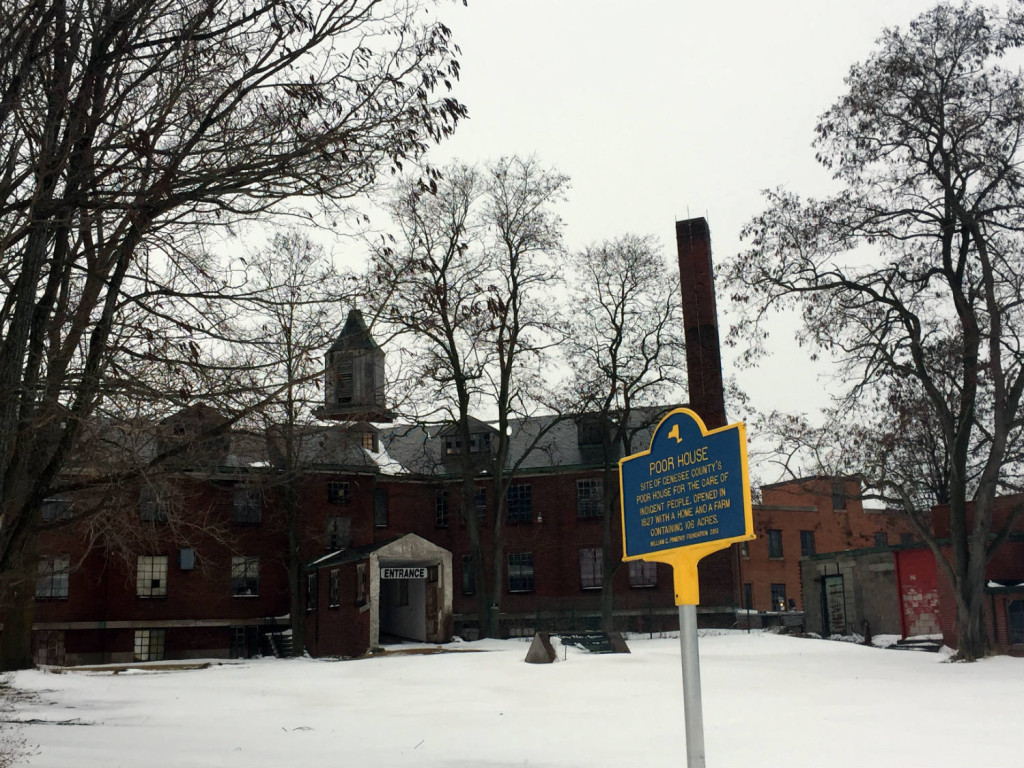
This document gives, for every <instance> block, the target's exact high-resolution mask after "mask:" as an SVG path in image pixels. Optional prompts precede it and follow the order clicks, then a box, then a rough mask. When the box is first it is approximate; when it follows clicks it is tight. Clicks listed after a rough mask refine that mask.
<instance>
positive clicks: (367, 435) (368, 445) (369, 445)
mask: <svg viewBox="0 0 1024 768" xmlns="http://www.w3.org/2000/svg"><path fill="white" fill-rule="evenodd" d="M361 440H362V446H363V450H366V451H369V452H370V453H377V452H378V451H380V447H379V444H378V442H377V433H376V432H363V433H362V435H361Z"/></svg>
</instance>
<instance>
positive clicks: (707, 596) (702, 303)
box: [676, 219, 741, 610]
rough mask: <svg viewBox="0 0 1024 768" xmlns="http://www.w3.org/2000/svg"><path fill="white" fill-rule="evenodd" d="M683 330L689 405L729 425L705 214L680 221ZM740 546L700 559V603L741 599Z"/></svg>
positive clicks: (712, 425) (711, 424)
mask: <svg viewBox="0 0 1024 768" xmlns="http://www.w3.org/2000/svg"><path fill="white" fill-rule="evenodd" d="M676 248H677V250H678V252H679V283H680V287H681V289H682V302H683V330H684V332H685V334H686V379H687V384H688V386H689V390H690V392H689V400H690V408H691V410H693V411H695V412H696V413H697V415H698V416H700V417H701V419H703V420H704V424H705V426H707V428H708V429H716V428H718V427H724V426H725V423H726V422H725V387H724V386H723V383H722V350H721V347H720V346H719V340H718V311H717V309H716V307H715V275H714V270H713V269H712V268H711V233H710V231H709V230H708V223H707V221H706V220H705V219H687V220H686V221H677V222H676ZM740 581H741V577H740V559H739V547H738V546H735V545H734V546H732V547H730V548H729V549H726V550H722V551H720V552H714V553H712V554H710V555H708V556H707V557H705V558H704V559H703V560H701V563H700V602H701V605H703V606H705V607H707V606H719V607H721V608H724V609H726V610H732V609H734V608H735V606H738V605H739V604H740Z"/></svg>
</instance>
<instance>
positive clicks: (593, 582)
mask: <svg viewBox="0 0 1024 768" xmlns="http://www.w3.org/2000/svg"><path fill="white" fill-rule="evenodd" d="M580 588H581V589H600V588H601V548H600V547H590V548H586V549H581V550H580Z"/></svg>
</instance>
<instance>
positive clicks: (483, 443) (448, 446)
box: [444, 432, 491, 456]
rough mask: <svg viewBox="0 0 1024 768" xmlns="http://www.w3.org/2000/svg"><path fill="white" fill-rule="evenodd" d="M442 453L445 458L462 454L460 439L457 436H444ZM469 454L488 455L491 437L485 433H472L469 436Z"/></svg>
mask: <svg viewBox="0 0 1024 768" xmlns="http://www.w3.org/2000/svg"><path fill="white" fill-rule="evenodd" d="M444 452H445V455H446V456H458V455H459V454H461V453H462V438H461V437H460V436H459V435H445V438H444ZM469 452H470V453H490V452H491V436H490V435H489V434H488V433H487V432H473V433H472V434H470V436H469Z"/></svg>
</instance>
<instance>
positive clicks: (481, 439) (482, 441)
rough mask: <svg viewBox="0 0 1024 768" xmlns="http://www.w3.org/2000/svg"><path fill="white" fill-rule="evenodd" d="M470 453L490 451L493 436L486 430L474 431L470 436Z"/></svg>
mask: <svg viewBox="0 0 1024 768" xmlns="http://www.w3.org/2000/svg"><path fill="white" fill-rule="evenodd" d="M469 452H470V453H490V452H491V436H490V435H489V434H487V433H486V432H474V433H472V434H471V435H470V436H469Z"/></svg>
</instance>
